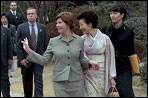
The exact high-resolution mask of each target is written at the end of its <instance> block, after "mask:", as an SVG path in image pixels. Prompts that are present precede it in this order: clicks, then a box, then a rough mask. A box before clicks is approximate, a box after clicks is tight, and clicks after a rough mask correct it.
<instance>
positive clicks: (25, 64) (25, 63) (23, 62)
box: [21, 59, 29, 67]
mask: <svg viewBox="0 0 148 98" xmlns="http://www.w3.org/2000/svg"><path fill="white" fill-rule="evenodd" d="M27 63H29V62H28V61H27V60H26V59H23V60H21V64H22V65H24V66H25V67H27Z"/></svg>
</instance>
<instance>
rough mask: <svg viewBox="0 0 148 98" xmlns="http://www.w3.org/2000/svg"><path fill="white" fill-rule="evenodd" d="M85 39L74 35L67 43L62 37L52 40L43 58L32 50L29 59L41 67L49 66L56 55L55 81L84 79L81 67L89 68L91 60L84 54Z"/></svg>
mask: <svg viewBox="0 0 148 98" xmlns="http://www.w3.org/2000/svg"><path fill="white" fill-rule="evenodd" d="M83 48H84V39H83V38H81V37H80V36H78V35H76V34H74V33H72V35H71V37H70V40H69V41H67V40H66V39H64V37H63V36H62V35H59V36H57V37H55V38H52V39H51V40H50V41H49V44H48V48H47V50H46V51H45V53H44V54H43V56H41V55H39V54H37V53H35V52H34V51H32V50H31V52H30V53H29V56H28V59H29V60H30V61H32V62H35V63H38V64H40V65H44V64H47V63H48V62H49V61H50V60H51V58H52V56H53V55H55V65H54V70H53V81H65V80H68V81H77V80H82V79H83V72H82V68H81V66H83V67H85V68H88V67H89V64H88V62H89V60H88V59H86V58H85V57H84V54H83Z"/></svg>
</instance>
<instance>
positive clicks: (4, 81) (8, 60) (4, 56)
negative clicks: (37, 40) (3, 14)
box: [1, 26, 12, 97]
mask: <svg viewBox="0 0 148 98" xmlns="http://www.w3.org/2000/svg"><path fill="white" fill-rule="evenodd" d="M8 64H12V44H11V37H10V31H9V30H8V29H7V28H5V27H2V26H1V92H2V95H3V97H10V81H9V77H8Z"/></svg>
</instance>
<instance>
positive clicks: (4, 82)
mask: <svg viewBox="0 0 148 98" xmlns="http://www.w3.org/2000/svg"><path fill="white" fill-rule="evenodd" d="M1 92H2V95H3V97H10V81H9V77H8V66H3V65H2V64H1Z"/></svg>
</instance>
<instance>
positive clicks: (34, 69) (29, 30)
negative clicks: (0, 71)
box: [16, 8, 48, 97]
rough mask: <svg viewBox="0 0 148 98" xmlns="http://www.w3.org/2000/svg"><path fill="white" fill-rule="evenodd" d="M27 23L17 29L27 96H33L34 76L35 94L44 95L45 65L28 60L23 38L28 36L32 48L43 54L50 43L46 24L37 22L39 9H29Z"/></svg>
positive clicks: (20, 63) (20, 60) (18, 54)
mask: <svg viewBox="0 0 148 98" xmlns="http://www.w3.org/2000/svg"><path fill="white" fill-rule="evenodd" d="M27 19H28V21H27V22H26V23H23V24H21V25H19V26H18V29H17V35H16V37H17V38H16V39H17V57H18V65H19V66H20V67H21V73H22V76H23V86H24V95H25V97H32V94H33V93H32V90H33V76H34V96H35V97H43V66H41V65H39V64H35V63H33V62H28V61H27V53H26V52H25V50H24V49H23V45H22V43H21V41H22V40H24V39H25V38H27V39H28V40H29V46H30V47H31V49H33V50H34V51H36V52H37V53H39V54H40V55H42V54H43V53H44V52H45V50H46V48H47V45H48V39H47V30H46V26H45V25H43V24H41V23H38V22H36V21H37V10H36V9H35V8H28V9H27Z"/></svg>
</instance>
